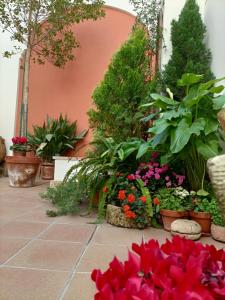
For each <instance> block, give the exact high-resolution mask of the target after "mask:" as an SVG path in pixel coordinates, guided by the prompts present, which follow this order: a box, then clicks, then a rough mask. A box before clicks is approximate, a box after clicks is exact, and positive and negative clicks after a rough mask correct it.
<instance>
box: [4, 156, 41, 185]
mask: <svg viewBox="0 0 225 300" xmlns="http://www.w3.org/2000/svg"><path fill="white" fill-rule="evenodd" d="M40 163H41V161H40V159H39V158H37V157H29V158H28V157H25V156H6V164H7V168H8V175H9V185H10V186H12V187H31V186H34V185H35V179H36V176H37V173H38V169H39V166H40Z"/></svg>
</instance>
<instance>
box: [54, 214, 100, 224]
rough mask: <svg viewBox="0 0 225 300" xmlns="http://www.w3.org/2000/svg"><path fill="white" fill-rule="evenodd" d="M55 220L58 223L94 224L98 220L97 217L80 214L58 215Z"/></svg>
mask: <svg viewBox="0 0 225 300" xmlns="http://www.w3.org/2000/svg"><path fill="white" fill-rule="evenodd" d="M55 221H56V223H57V224H93V223H94V222H95V221H96V217H95V216H90V217H81V216H79V215H74V216H60V217H56V218H55Z"/></svg>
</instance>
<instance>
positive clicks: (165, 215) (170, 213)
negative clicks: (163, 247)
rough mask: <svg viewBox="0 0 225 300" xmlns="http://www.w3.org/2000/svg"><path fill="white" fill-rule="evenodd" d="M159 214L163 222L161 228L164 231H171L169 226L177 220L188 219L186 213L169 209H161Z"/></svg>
mask: <svg viewBox="0 0 225 300" xmlns="http://www.w3.org/2000/svg"><path fill="white" fill-rule="evenodd" d="M160 214H161V216H162V220H163V226H164V229H165V230H166V231H171V224H172V223H173V221H176V220H178V219H184V218H188V212H187V211H176V210H170V209H161V210H160Z"/></svg>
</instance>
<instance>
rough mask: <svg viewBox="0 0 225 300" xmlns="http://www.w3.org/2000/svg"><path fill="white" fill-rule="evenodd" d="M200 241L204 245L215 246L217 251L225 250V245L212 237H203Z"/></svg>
mask: <svg viewBox="0 0 225 300" xmlns="http://www.w3.org/2000/svg"><path fill="white" fill-rule="evenodd" d="M200 241H201V242H202V243H203V244H209V245H214V246H215V247H216V248H217V249H224V250H225V243H221V242H218V241H216V240H213V239H212V238H211V237H201V239H200Z"/></svg>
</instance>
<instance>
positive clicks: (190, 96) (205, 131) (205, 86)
mask: <svg viewBox="0 0 225 300" xmlns="http://www.w3.org/2000/svg"><path fill="white" fill-rule="evenodd" d="M202 80H203V76H202V75H195V74H190V73H188V74H184V75H183V76H182V78H181V79H180V80H178V82H177V85H178V86H179V87H181V88H182V89H183V90H184V92H185V97H184V98H182V99H179V100H180V101H175V100H174V99H173V94H172V92H171V91H170V90H169V91H168V92H169V95H170V97H165V96H162V95H160V94H151V102H150V103H149V104H145V107H146V106H154V107H156V108H158V109H159V113H160V118H158V119H157V120H155V121H154V123H153V126H152V128H150V129H149V130H148V132H149V133H150V134H151V135H152V138H151V139H150V142H149V143H150V145H151V146H152V147H153V148H156V149H159V150H160V151H162V152H163V153H165V155H164V156H162V160H163V162H164V163H165V162H167V161H169V160H172V159H174V158H175V159H179V160H182V161H183V164H184V166H185V171H186V176H187V178H188V181H189V185H190V187H191V189H193V190H195V191H197V190H199V189H203V187H204V178H205V170H206V160H207V159H208V158H210V157H213V156H216V155H218V154H219V153H220V147H219V136H218V127H219V122H218V120H217V113H218V112H219V110H220V109H221V108H222V107H223V105H224V104H225V95H219V96H213V95H214V94H219V93H221V92H222V91H223V89H224V86H222V85H220V86H217V87H215V86H214V85H215V84H216V83H218V82H219V81H221V80H222V79H217V80H210V81H208V82H206V83H201V81H202ZM149 118H151V116H149Z"/></svg>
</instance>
